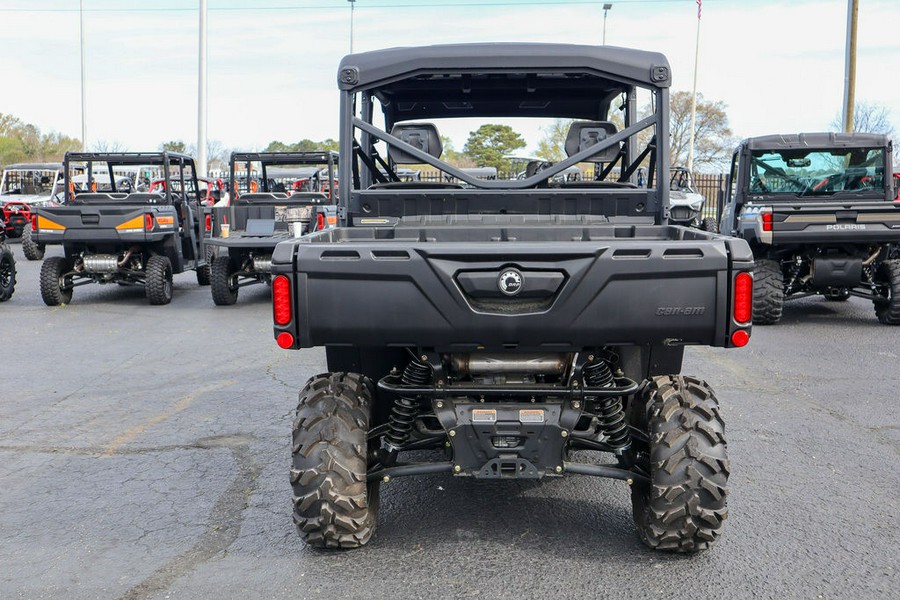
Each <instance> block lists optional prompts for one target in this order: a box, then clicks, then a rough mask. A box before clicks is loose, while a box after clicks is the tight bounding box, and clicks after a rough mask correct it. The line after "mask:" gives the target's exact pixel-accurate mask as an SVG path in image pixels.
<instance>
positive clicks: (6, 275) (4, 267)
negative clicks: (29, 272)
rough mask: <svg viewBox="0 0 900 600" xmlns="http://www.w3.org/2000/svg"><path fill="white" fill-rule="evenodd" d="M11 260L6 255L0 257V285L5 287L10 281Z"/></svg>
mask: <svg viewBox="0 0 900 600" xmlns="http://www.w3.org/2000/svg"><path fill="white" fill-rule="evenodd" d="M12 276H13V275H12V262H10V260H9V257H8V256H4V257H3V258H0V287H2V288H3V289H6V288H7V287H9V286H10V284H11V283H12Z"/></svg>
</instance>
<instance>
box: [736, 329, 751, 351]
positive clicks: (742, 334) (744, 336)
mask: <svg viewBox="0 0 900 600" xmlns="http://www.w3.org/2000/svg"><path fill="white" fill-rule="evenodd" d="M749 341H750V334H749V333H747V332H746V331H744V330H743V329H738V330H737V331H735V332H734V333H732V334H731V343H732V344H734V345H735V346H737V347H738V348H743V347H744V346H746V345H747V342H749Z"/></svg>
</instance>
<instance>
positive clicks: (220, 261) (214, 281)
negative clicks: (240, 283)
mask: <svg viewBox="0 0 900 600" xmlns="http://www.w3.org/2000/svg"><path fill="white" fill-rule="evenodd" d="M232 281H233V278H232V273H231V259H230V258H228V256H227V255H222V256H217V257H215V258H214V259H213V263H212V270H211V272H210V285H211V286H212V297H213V302H215V303H216V306H231V305H232V304H234V303H235V302H237V299H238V291H239V290H240V288H238V287H237V286H236V285H233V284H232Z"/></svg>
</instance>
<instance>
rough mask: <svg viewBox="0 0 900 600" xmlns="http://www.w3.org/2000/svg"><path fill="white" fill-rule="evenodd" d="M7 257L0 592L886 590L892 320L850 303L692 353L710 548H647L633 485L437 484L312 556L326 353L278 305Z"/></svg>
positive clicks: (698, 594)
mask: <svg viewBox="0 0 900 600" xmlns="http://www.w3.org/2000/svg"><path fill="white" fill-rule="evenodd" d="M13 248H14V251H15V255H16V259H17V266H18V268H19V274H18V284H17V286H16V291H15V295H14V296H13V298H12V299H11V300H10V301H8V302H5V303H3V304H0V319H2V320H0V323H2V332H3V335H2V339H3V349H2V355H0V356H2V362H0V365H2V382H3V385H2V392H0V394H2V395H0V598H66V599H80V598H133V599H143V598H191V599H194V598H198V599H202V598H291V599H302V598H354V599H355V598H386V597H391V598H471V597H485V598H542V599H547V598H753V599H754V600H761V599H764V598H779V599H781V598H812V599H818V598H861V599H869V598H873V599H877V598H897V597H898V590H900V550H898V548H900V534H898V531H900V528H898V524H897V521H898V515H900V498H898V493H900V468H898V464H900V461H898V458H900V401H898V396H900V393H898V384H900V368H898V365H900V328H896V327H894V328H891V327H887V326H884V325H880V324H879V323H878V321H877V320H876V318H875V315H874V311H873V309H872V306H871V303H869V302H867V301H864V300H862V299H858V298H852V299H850V300H849V301H847V302H842V303H833V302H827V301H825V300H823V299H819V298H809V299H803V300H798V301H795V302H791V303H788V304H787V306H786V308H785V314H784V318H783V321H782V322H781V323H780V324H778V325H775V326H770V327H756V328H755V329H754V332H753V338H752V340H751V342H750V345H749V346H748V347H747V348H744V349H733V350H724V349H712V348H690V349H688V351H687V355H686V364H685V368H684V372H685V373H686V374H693V375H697V376H699V377H702V378H705V379H706V380H707V381H709V382H710V384H711V385H712V386H713V388H714V389H715V390H716V392H717V394H718V396H719V400H720V402H721V405H722V410H723V414H724V416H725V419H726V424H727V435H728V450H729V456H730V460H731V473H732V475H731V479H730V482H729V483H730V496H729V500H728V505H729V511H730V516H729V520H728V522H727V523H726V529H725V533H724V535H723V537H722V538H721V540H720V542H719V543H718V544H717V545H716V546H715V547H714V548H713V549H712V550H710V551H707V552H705V553H701V554H698V555H694V556H673V555H667V554H660V553H657V552H654V551H652V550H649V549H647V548H645V547H644V546H643V545H642V544H641V543H640V541H639V540H638V537H637V533H636V531H635V528H634V525H633V523H632V520H631V506H630V500H629V494H628V488H627V485H626V484H625V483H623V482H620V481H611V480H603V479H594V478H589V477H581V476H571V477H566V478H562V479H556V480H548V481H544V482H512V483H507V482H487V483H485V482H478V481H471V480H465V479H458V478H453V477H451V476H449V475H446V476H445V475H441V476H427V477H418V478H403V479H397V480H394V481H392V482H390V483H389V484H386V485H384V486H382V492H381V509H380V512H379V525H378V530H377V532H376V534H375V536H374V538H373V539H372V541H371V543H370V544H369V545H368V546H366V547H365V548H362V549H359V550H353V551H347V552H323V551H314V550H311V549H308V548H306V547H305V546H304V545H303V543H302V542H301V541H300V539H299V538H298V537H297V535H296V533H295V531H294V527H293V525H292V523H291V490H290V486H289V484H288V469H289V461H290V429H291V416H292V412H293V410H294V407H295V403H296V397H297V392H298V391H299V390H300V388H301V387H302V386H303V384H304V383H305V382H306V380H307V379H308V378H309V377H310V376H312V375H314V374H316V373H320V372H323V371H325V369H326V366H325V358H324V352H323V351H321V350H319V349H316V350H303V351H299V352H297V351H284V350H281V349H279V348H278V347H277V346H276V345H275V342H274V340H273V337H272V327H271V307H270V303H269V290H268V288H266V287H264V286H257V287H253V288H247V289H242V290H241V296H240V298H239V300H238V303H237V304H236V305H235V306H232V307H216V306H214V305H213V303H212V298H211V295H210V291H209V288H208V287H200V286H198V285H197V283H196V279H195V277H194V274H193V273H186V274H182V275H178V276H176V278H175V296H174V299H173V301H172V303H171V304H170V305H168V306H149V305H148V304H147V302H146V299H145V297H144V294H143V291H142V290H140V289H137V288H126V287H119V286H98V285H91V286H85V287H81V288H78V289H76V290H75V294H74V298H73V301H72V303H71V304H70V305H68V306H62V307H55V308H49V307H47V306H45V305H44V304H43V302H42V301H41V299H40V294H39V290H38V273H39V269H40V263H37V262H29V261H27V260H25V258H24V256H23V254H22V250H21V246H20V245H19V244H18V243H17V242H15V243H14V244H13ZM54 253H55V251H54V250H53V249H50V250H48V255H53V254H54ZM360 310H365V299H364V298H360ZM373 317H374V316H373Z"/></svg>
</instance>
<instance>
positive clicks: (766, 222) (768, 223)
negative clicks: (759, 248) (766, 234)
mask: <svg viewBox="0 0 900 600" xmlns="http://www.w3.org/2000/svg"><path fill="white" fill-rule="evenodd" d="M762 225H763V231H772V213H762Z"/></svg>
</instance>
